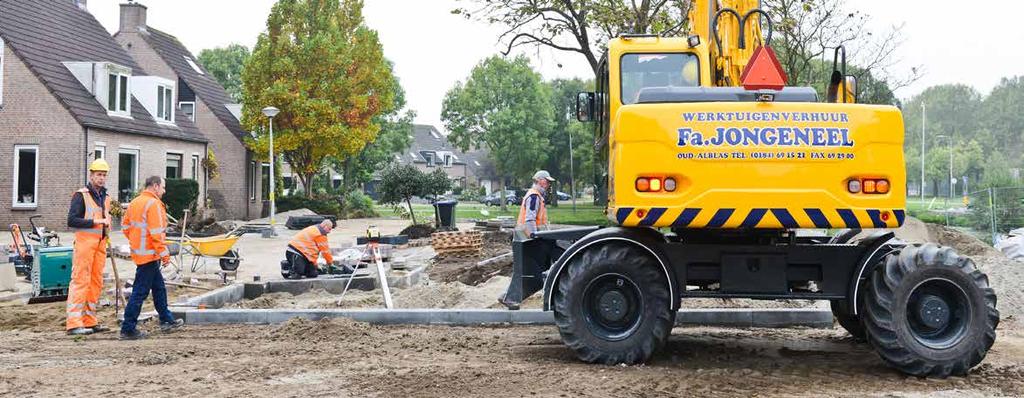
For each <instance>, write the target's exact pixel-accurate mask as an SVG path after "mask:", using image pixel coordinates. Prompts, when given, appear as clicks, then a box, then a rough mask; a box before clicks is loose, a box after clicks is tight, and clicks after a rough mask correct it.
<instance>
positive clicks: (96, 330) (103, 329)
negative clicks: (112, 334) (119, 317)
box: [92, 325, 110, 333]
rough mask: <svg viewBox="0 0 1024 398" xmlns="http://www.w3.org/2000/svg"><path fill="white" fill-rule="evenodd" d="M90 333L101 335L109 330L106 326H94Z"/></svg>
mask: <svg viewBox="0 0 1024 398" xmlns="http://www.w3.org/2000/svg"><path fill="white" fill-rule="evenodd" d="M92 331H93V333H103V332H109V331H110V328H108V327H106V326H103V325H96V326H93V327H92Z"/></svg>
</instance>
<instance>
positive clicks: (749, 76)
mask: <svg viewBox="0 0 1024 398" xmlns="http://www.w3.org/2000/svg"><path fill="white" fill-rule="evenodd" d="M787 79H788V78H787V77H786V72H785V71H783V70H782V64H780V63H779V59H778V58H777V57H776V56H775V51H772V48H771V47H765V46H760V47H758V48H757V49H756V50H754V55H753V56H751V57H750V62H749V63H747V67H746V69H743V74H742V75H740V84H742V85H743V88H745V89H747V90H782V88H783V87H785V86H786V80H787Z"/></svg>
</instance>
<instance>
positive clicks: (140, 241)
mask: <svg viewBox="0 0 1024 398" xmlns="http://www.w3.org/2000/svg"><path fill="white" fill-rule="evenodd" d="M121 226H122V230H123V232H124V235H125V236H126V237H127V238H128V244H129V245H130V246H131V248H132V261H134V262H135V264H137V265H143V264H148V263H151V262H153V261H157V260H160V259H163V258H169V257H170V252H168V250H167V246H166V239H167V235H166V234H167V208H165V207H164V202H163V201H161V200H160V199H159V198H157V197H156V195H154V194H152V193H150V192H148V191H143V192H142V194H140V195H139V196H138V197H136V198H135V199H134V200H132V202H131V203H130V204H128V211H127V212H126V213H125V216H124V220H122V221H121Z"/></svg>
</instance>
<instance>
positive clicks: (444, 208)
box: [434, 200, 459, 231]
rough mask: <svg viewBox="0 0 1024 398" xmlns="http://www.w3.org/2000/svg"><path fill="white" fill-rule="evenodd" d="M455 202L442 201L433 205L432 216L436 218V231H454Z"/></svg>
mask: <svg viewBox="0 0 1024 398" xmlns="http://www.w3.org/2000/svg"><path fill="white" fill-rule="evenodd" d="M458 203H459V202H458V201H455V200H444V201H440V202H435V203H434V215H435V216H436V218H437V229H438V230H441V231H453V230H455V205H457V204H458Z"/></svg>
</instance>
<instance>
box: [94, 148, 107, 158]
mask: <svg viewBox="0 0 1024 398" xmlns="http://www.w3.org/2000/svg"><path fill="white" fill-rule="evenodd" d="M92 158H93V159H106V158H107V147H106V146H103V145H96V149H94V150H93V153H92Z"/></svg>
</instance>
